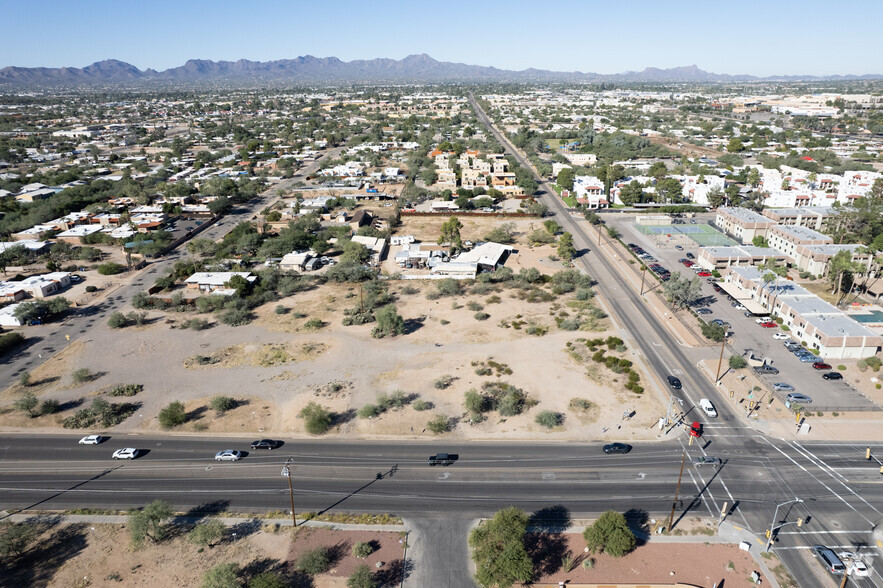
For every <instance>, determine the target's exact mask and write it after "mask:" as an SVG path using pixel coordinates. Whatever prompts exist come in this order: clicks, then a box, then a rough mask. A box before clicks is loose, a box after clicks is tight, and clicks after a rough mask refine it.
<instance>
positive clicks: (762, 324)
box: [760, 323, 779, 329]
mask: <svg viewBox="0 0 883 588" xmlns="http://www.w3.org/2000/svg"><path fill="white" fill-rule="evenodd" d="M760 326H761V327H764V328H765V329H774V328H776V327H778V326H779V325H777V324H776V323H760Z"/></svg>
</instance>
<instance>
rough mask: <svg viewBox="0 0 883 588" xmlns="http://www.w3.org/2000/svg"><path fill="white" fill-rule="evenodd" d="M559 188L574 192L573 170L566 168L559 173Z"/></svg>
mask: <svg viewBox="0 0 883 588" xmlns="http://www.w3.org/2000/svg"><path fill="white" fill-rule="evenodd" d="M557 181H558V187H559V188H563V189H565V190H573V169H572V168H569V167H565V168H564V169H562V170H561V171H560V172H558V180H557Z"/></svg>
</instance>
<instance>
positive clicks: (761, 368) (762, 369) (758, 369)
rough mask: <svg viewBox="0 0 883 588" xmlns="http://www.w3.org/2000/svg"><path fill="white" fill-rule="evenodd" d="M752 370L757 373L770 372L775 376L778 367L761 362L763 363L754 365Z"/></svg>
mask: <svg viewBox="0 0 883 588" xmlns="http://www.w3.org/2000/svg"><path fill="white" fill-rule="evenodd" d="M754 371H755V372H757V373H758V374H770V375H773V376H775V375H776V374H778V373H779V368H774V367H773V366H771V365H766V364H763V365H757V366H754Z"/></svg>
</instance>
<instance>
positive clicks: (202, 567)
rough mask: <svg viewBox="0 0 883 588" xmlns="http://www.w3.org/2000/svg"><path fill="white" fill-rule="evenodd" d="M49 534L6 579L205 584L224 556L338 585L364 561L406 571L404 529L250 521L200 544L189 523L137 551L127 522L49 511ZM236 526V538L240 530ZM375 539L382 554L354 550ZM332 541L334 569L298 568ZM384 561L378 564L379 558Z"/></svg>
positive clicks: (1, 577)
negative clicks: (75, 519)
mask: <svg viewBox="0 0 883 588" xmlns="http://www.w3.org/2000/svg"><path fill="white" fill-rule="evenodd" d="M41 528H42V529H44V531H43V533H42V534H41V539H42V541H40V542H38V543H37V544H36V545H35V546H34V547H32V548H31V549H30V550H29V551H28V552H27V553H26V554H25V555H24V556H22V558H21V559H20V560H18V564H17V565H14V566H11V567H6V568H0V584H2V585H3V586H50V587H56V586H57V587H59V588H61V587H64V588H71V587H78V588H79V587H83V588H84V587H85V586H91V587H109V586H148V587H151V588H153V587H156V586H199V585H200V582H201V579H202V576H203V575H204V574H205V572H206V571H207V570H209V569H210V568H212V567H214V566H216V565H218V564H221V563H236V564H238V565H239V567H240V569H241V570H243V572H242V574H241V577H243V578H245V579H247V578H250V577H253V576H255V575H257V574H259V573H261V572H263V571H275V572H277V573H279V574H280V575H282V576H283V577H284V578H286V579H287V580H289V581H290V582H291V585H292V586H311V587H315V588H337V587H341V588H342V587H344V586H346V578H347V577H348V576H349V575H351V574H352V573H353V571H354V570H355V568H356V567H357V566H358V565H360V564H367V565H368V566H369V567H370V569H371V572H372V573H373V574H374V576H375V577H376V578H377V579H381V580H384V581H386V582H388V584H387V585H392V584H395V585H398V581H397V580H398V579H400V578H401V573H402V557H403V547H404V544H403V543H401V542H400V539H402V537H401V536H400V534H399V533H391V532H378V531H333V530H330V529H323V528H310V527H302V528H300V529H298V530H297V531H296V532H295V533H292V531H291V530H290V529H288V530H282V531H276V532H274V530H272V528H270V527H267V528H265V529H263V530H262V529H261V525H260V523H259V522H257V523H255V522H251V521H244V522H243V523H241V524H240V525H238V526H235V527H231V528H229V529H228V533H227V536H226V537H225V539H224V540H222V542H221V543H220V544H219V545H216V546H214V547H212V548H200V547H198V546H196V545H194V544H192V543H190V542H189V541H188V540H187V537H186V533H187V531H188V528H184V527H182V528H180V529H173V530H172V533H171V535H172V538H171V539H169V540H166V541H164V542H162V543H159V544H152V543H150V542H147V543H145V544H144V547H143V548H141V549H138V550H134V549H133V548H132V547H131V546H130V544H129V535H128V529H127V528H126V527H125V525H98V524H95V525H85V524H76V525H68V524H57V523H53V522H52V519H51V518H47V519H45V520H44V522H43V523H42V525H41ZM234 532H235V533H236V537H235V539H234V538H233V536H232V533H234ZM360 541H361V542H366V543H368V542H371V543H372V545H373V546H374V547H375V551H374V553H372V554H371V555H370V556H368V557H367V558H364V559H359V558H356V557H355V556H354V555H353V553H352V548H353V545H355V543H356V542H360ZM320 546H322V547H327V548H328V550H329V552H330V555H331V562H332V565H331V569H330V570H329V571H328V572H327V573H325V574H320V575H318V576H316V577H314V578H313V580H312V582H310V580H309V577H308V576H306V575H305V574H304V573H303V572H300V571H298V570H297V569H296V562H297V559H298V557H299V556H300V555H302V554H303V553H304V552H305V551H307V550H310V549H314V548H316V547H320ZM378 562H381V565H380V566H379V567H378V566H377V565H376V564H377V563H378Z"/></svg>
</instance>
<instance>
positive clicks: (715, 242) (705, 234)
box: [635, 224, 739, 247]
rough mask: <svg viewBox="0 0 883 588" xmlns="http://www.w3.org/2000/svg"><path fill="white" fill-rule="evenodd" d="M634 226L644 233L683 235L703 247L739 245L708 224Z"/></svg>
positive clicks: (661, 235)
mask: <svg viewBox="0 0 883 588" xmlns="http://www.w3.org/2000/svg"><path fill="white" fill-rule="evenodd" d="M635 228H636V229H638V230H639V231H641V232H642V233H643V234H645V235H653V236H659V237H665V236H668V235H672V236H674V235H684V236H685V237H687V238H689V239H691V240H692V241H693V242H694V243H696V244H697V245H700V246H703V247H733V246H735V245H739V243H737V242H736V241H734V240H733V239H730V238H729V237H727V236H726V235H724V234H723V233H721V232H720V231H716V230H714V229H713V228H711V227H710V226H708V225H640V224H636V225H635Z"/></svg>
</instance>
